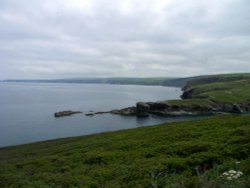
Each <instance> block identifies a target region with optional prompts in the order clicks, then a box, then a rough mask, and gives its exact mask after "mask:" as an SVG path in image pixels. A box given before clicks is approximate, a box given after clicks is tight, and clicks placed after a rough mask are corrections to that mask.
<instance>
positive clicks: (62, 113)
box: [54, 110, 82, 117]
mask: <svg viewBox="0 0 250 188" xmlns="http://www.w3.org/2000/svg"><path fill="white" fill-rule="evenodd" d="M79 113H82V112H80V111H71V110H67V111H62V112H56V113H55V114H54V116H55V117H63V116H71V115H73V114H79Z"/></svg>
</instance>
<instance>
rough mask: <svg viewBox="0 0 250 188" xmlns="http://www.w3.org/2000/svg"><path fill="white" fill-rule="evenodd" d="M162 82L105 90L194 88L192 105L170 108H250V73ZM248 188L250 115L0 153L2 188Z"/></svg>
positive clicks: (177, 102)
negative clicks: (223, 105) (234, 105)
mask: <svg viewBox="0 0 250 188" xmlns="http://www.w3.org/2000/svg"><path fill="white" fill-rule="evenodd" d="M161 79H162V78H156V79H144V80H143V79H141V80H140V83H139V80H138V79H137V80H136V81H135V80H133V79H132V78H131V79H127V80H123V79H119V78H114V79H113V80H112V79H110V80H108V81H107V80H106V81H104V82H103V83H107V82H109V83H112V84H116V83H124V84H126V83H135V82H137V84H142V83H143V84H146V85H151V84H152V85H155V84H156V83H160V84H159V85H166V84H176V85H178V84H179V85H182V84H183V83H184V82H188V83H187V85H186V86H185V87H184V91H185V92H184V94H186V99H185V100H170V101H165V102H166V103H168V104H170V105H179V106H194V107H196V106H198V107H207V106H209V107H214V105H215V106H216V105H218V104H220V103H238V104H246V107H247V105H249V104H250V75H249V74H233V75H216V76H202V77H195V78H193V79H191V78H186V79H176V80H175V81H173V82H172V81H171V80H164V81H162V80H161ZM123 81H124V82H123ZM90 83H91V82H90ZM246 109H247V108H246ZM239 161H240V163H239ZM224 172H225V173H224ZM223 173H224V175H222V174H223ZM234 173H236V174H238V175H239V176H238V177H236V176H234ZM235 177H236V178H235ZM249 185H250V115H249V114H245V115H224V116H213V117H209V118H206V119H202V120H195V121H189V122H179V123H169V124H162V125H157V126H150V127H143V128H137V129H130V130H124V131H117V132H110V133H102V134H96V135H90V136H83V137H75V138H66V139H59V140H52V141H45V142H39V143H34V144H27V145H21V146H14V147H7V148H0V187H1V188H7V187H8V188H9V187H10V188H17V187H18V188H76V187H77V188H78V187H86V188H87V187H92V188H98V187H100V188H101V187H102V188H103V187H107V188H116V187H117V188H118V187H124V188H125V187H127V188H131V187H133V188H134V187H135V188H136V187H139V188H140V187H141V188H144V187H153V188H156V187H167V188H168V187H169V188H170V187H175V188H186V187H187V188H204V187H205V188H221V187H230V188H238V187H241V188H247V187H250V186H249Z"/></svg>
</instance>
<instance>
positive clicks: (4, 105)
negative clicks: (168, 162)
mask: <svg viewBox="0 0 250 188" xmlns="http://www.w3.org/2000/svg"><path fill="white" fill-rule="evenodd" d="M181 93H182V92H181V90H180V88H175V87H162V86H138V85H104V84H103V85H102V84H62V83H61V84H58V83H57V84H42V83H0V147H3V146H10V145H17V144H24V143H30V142H35V141H42V140H48V139H55V138H62V137H71V136H79V135H88V134H94V133H100V132H106V131H115V130H120V129H129V128H135V127H141V126H148V125H152V124H159V123H163V122H172V121H178V120H181V119H176V118H175V119H173V118H166V117H157V116H152V117H149V118H136V117H124V116H119V115H112V114H102V115H96V116H93V117H88V116H85V115H84V114H76V115H73V116H68V117H63V118H55V117H54V113H55V112H58V111H63V110H74V111H78V110H79V111H83V112H85V113H87V112H89V111H109V110H113V109H120V108H124V107H128V106H134V105H135V103H136V102H138V101H160V100H166V99H179V96H180V95H181Z"/></svg>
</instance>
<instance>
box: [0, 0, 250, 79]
mask: <svg viewBox="0 0 250 188" xmlns="http://www.w3.org/2000/svg"><path fill="white" fill-rule="evenodd" d="M0 43H1V44H0V79H7V78H22V79H23V78H27V79H35V78H39V79H46V78H72V77H113V76H116V77H117V76H119V77H124V76H126V77H156V76H157V77H159V76H164V77H180V76H181V77H184V76H191V75H201V74H215V73H229V72H250V1H249V0H22V1H20V0H0Z"/></svg>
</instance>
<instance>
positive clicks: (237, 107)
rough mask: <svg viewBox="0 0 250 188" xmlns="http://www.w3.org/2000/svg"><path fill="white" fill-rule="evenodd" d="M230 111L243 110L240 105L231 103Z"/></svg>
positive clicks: (240, 111)
mask: <svg viewBox="0 0 250 188" xmlns="http://www.w3.org/2000/svg"><path fill="white" fill-rule="evenodd" d="M232 112H234V113H240V114H241V113H243V112H244V110H243V109H242V107H241V106H240V105H239V104H233V110H232Z"/></svg>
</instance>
